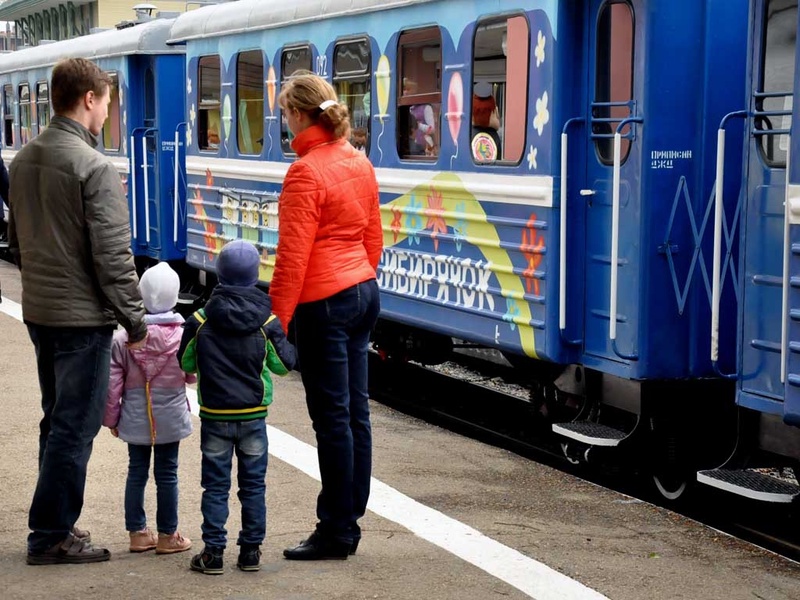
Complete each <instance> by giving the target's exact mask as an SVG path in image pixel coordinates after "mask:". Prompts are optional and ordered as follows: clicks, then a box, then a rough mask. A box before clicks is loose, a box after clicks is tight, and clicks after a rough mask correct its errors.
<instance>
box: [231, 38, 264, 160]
mask: <svg viewBox="0 0 800 600" xmlns="http://www.w3.org/2000/svg"><path fill="white" fill-rule="evenodd" d="M236 105H237V107H238V108H237V118H238V127H237V140H238V142H239V152H240V153H241V154H261V149H262V148H263V147H264V54H263V53H262V52H261V50H249V51H247V52H241V53H239V57H238V58H237V59H236Z"/></svg>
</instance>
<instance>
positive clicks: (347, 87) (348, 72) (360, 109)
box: [333, 40, 372, 154]
mask: <svg viewBox="0 0 800 600" xmlns="http://www.w3.org/2000/svg"><path fill="white" fill-rule="evenodd" d="M371 71H372V62H371V59H370V48H369V41H367V40H355V41H348V42H341V43H339V44H336V48H335V49H334V51H333V87H334V88H336V95H337V96H339V101H340V102H342V103H344V104H346V105H347V108H348V110H349V111H350V125H351V129H350V143H351V144H353V146H354V147H355V148H357V149H358V150H361V151H362V152H364V153H367V154H368V153H369V122H370V106H371V104H370V80H371V77H372V75H371Z"/></svg>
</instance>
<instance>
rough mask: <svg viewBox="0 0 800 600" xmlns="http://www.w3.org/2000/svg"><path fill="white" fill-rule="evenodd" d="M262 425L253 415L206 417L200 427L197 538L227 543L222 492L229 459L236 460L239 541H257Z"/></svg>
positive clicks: (262, 503) (262, 497)
mask: <svg viewBox="0 0 800 600" xmlns="http://www.w3.org/2000/svg"><path fill="white" fill-rule="evenodd" d="M267 448H268V443H267V425H266V422H265V421H264V419H255V420H253V421H211V420H208V419H204V420H203V422H202V425H201V428H200V449H201V451H202V453H203V467H202V476H201V485H202V486H203V500H202V502H201V505H200V506H201V509H202V511H203V526H202V530H203V542H204V543H205V545H206V546H210V547H213V548H216V549H220V550H222V549H224V548H225V547H226V545H227V533H228V532H227V530H226V529H225V523H226V522H227V521H228V495H229V492H230V489H231V470H232V467H231V463H232V459H233V454H234V452H235V453H236V462H237V479H238V483H239V501H240V502H241V504H242V530H241V531H240V532H239V539H238V541H237V543H238V544H239V545H240V546H244V545H253V546H260V545H261V543H262V542H263V541H264V536H265V535H266V531H267V503H266V492H267V484H266V481H265V477H266V475H267V457H268V455H267Z"/></svg>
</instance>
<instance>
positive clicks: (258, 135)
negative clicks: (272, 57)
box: [236, 48, 267, 156]
mask: <svg viewBox="0 0 800 600" xmlns="http://www.w3.org/2000/svg"><path fill="white" fill-rule="evenodd" d="M245 55H258V56H259V57H260V58H261V74H260V75H259V76H258V78H257V80H258V83H259V85H258V88H257V89H258V90H259V92H260V94H261V96H260V98H248V99H245V100H243V99H242V97H241V93H242V86H241V78H242V74H241V73H240V64H241V60H242V57H243V56H245ZM245 64H253V65H255V63H245ZM266 65H267V60H266V57H265V56H264V51H263V50H261V49H260V48H251V49H248V50H242V51H240V52H238V53H237V54H236V149H237V150H238V152H239V154H241V155H242V156H261V154H262V153H263V152H264V109H265V102H266V90H265V77H266ZM247 89H248V90H253V89H256V87H255V86H248V87H247ZM250 100H252V101H253V102H254V104H258V105H260V108H261V114H260V116H259V115H258V114H256V119H254V120H252V123H251V119H249V118H246V120H245V121H244V123H243V122H242V116H245V117H246V116H247V102H249V101H250ZM242 102H245V105H244V110H242ZM256 121H257V122H258V124H259V127H260V130H259V131H258V132H255V133H254V132H253V131H251V127H252V124H253V123H254V122H256ZM244 126H246V127H247V131H248V132H249V136H248V137H249V140H245V138H244V137H243V135H244V132H243V129H244ZM245 141H249V143H250V144H251V147H252V148H255V146H256V145H257V144H259V143H260V144H261V149H260V150H258V151H251V152H247V151H246V150H245V149H244V146H245V145H246V144H245Z"/></svg>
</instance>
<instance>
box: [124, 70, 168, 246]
mask: <svg viewBox="0 0 800 600" xmlns="http://www.w3.org/2000/svg"><path fill="white" fill-rule="evenodd" d="M140 60H142V61H143V63H144V64H142V65H141V69H137V70H136V72H135V76H134V80H135V83H134V84H132V86H131V87H133V86H136V87H137V88H138V89H139V90H141V96H140V102H141V107H140V110H141V113H140V114H141V115H142V120H141V126H140V127H136V128H135V129H133V131H132V135H131V150H130V155H131V161H132V163H133V170H132V172H133V177H132V181H133V184H134V186H135V188H134V189H133V190H132V193H131V202H132V204H133V206H132V211H134V212H135V215H136V216H135V219H136V220H135V221H134V224H135V226H134V232H135V236H134V237H135V244H134V247H136V246H138V248H139V249H140V252H139V253H142V252H141V250H142V249H143V248H144V249H145V250H144V253H145V254H148V255H155V253H156V252H157V251H158V250H159V249H160V247H161V235H160V230H161V211H160V210H159V196H160V188H159V186H158V181H159V174H158V170H159V164H158V151H157V150H158V146H159V144H160V139H159V138H160V135H159V131H158V129H157V127H156V81H155V74H154V69H153V65H152V63H151V60H150V57H144V58H142V59H140ZM134 89H135V88H134Z"/></svg>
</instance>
